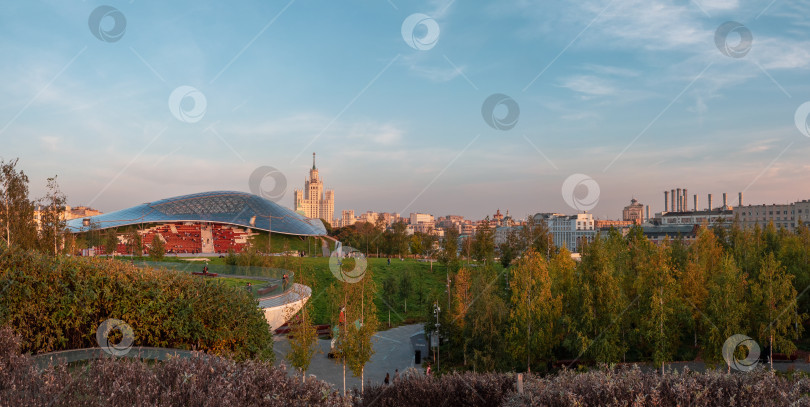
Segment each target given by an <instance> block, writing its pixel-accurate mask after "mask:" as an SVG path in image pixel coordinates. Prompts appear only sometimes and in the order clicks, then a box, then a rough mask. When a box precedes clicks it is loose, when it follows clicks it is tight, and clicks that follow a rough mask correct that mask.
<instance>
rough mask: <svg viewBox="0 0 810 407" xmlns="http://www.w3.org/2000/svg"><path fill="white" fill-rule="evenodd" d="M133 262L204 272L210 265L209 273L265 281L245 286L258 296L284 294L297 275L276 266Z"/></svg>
mask: <svg viewBox="0 0 810 407" xmlns="http://www.w3.org/2000/svg"><path fill="white" fill-rule="evenodd" d="M132 263H133V264H134V265H136V266H138V267H151V268H157V269H167V270H176V271H181V272H187V273H202V272H203V270H204V269H205V267H208V274H217V277H229V278H244V279H250V280H259V281H263V283H261V284H251V285H250V286H248V287H245V289H246V290H249V291H250V292H251V293H252V294H253V295H254V296H255V297H257V298H267V297H273V296H276V295H280V294H283V293H284V292H286V291H287V290H289V289H290V288H291V287H292V285H293V281H294V277H295V273H293V272H292V271H290V270H286V269H280V268H275V267H259V266H235V265H230V264H205V263H202V262H199V263H191V262H168V261H145V260H141V261H133V262H132ZM285 275H286V276H287V278H286V281H285V279H284V276H285Z"/></svg>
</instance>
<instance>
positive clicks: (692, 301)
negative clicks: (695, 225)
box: [680, 229, 723, 346]
mask: <svg viewBox="0 0 810 407" xmlns="http://www.w3.org/2000/svg"><path fill="white" fill-rule="evenodd" d="M722 259H723V248H722V247H721V246H720V244H719V242H718V241H717V238H716V237H715V235H714V233H713V232H712V231H711V230H709V229H701V230H700V232H699V233H698V237H697V240H696V241H694V242H693V243H692V245H691V246H689V255H688V259H687V262H686V267H685V269H684V271H683V273H682V274H681V279H680V281H681V292H682V293H683V298H684V299H685V300H686V305H687V306H688V307H689V308H691V309H692V323H693V327H694V328H693V333H694V344H695V346H698V337H699V336H700V337H702V334H703V333H704V331H705V330H704V329H703V326H704V324H703V318H704V314H705V304H704V302H705V301H706V297H707V296H708V295H709V291H708V286H709V281H711V280H712V279H713V278H714V275H715V274H717V272H718V268H719V265H720V261H721V260H722Z"/></svg>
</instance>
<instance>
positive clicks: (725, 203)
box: [723, 192, 728, 210]
mask: <svg viewBox="0 0 810 407" xmlns="http://www.w3.org/2000/svg"><path fill="white" fill-rule="evenodd" d="M726 205H728V201H727V200H726V193H725V192H723V210H725V209H726Z"/></svg>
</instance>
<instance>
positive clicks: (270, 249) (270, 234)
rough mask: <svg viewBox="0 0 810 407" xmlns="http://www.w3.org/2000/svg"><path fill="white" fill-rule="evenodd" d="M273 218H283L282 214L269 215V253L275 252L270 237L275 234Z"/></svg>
mask: <svg viewBox="0 0 810 407" xmlns="http://www.w3.org/2000/svg"><path fill="white" fill-rule="evenodd" d="M273 218H276V219H283V218H282V217H281V216H273V215H267V223H268V225H267V255H268V256H269V255H270V253H272V252H273V246H272V245H271V244H270V237H271V236H272V235H273Z"/></svg>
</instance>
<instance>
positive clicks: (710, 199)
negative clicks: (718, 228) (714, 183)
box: [709, 194, 712, 210]
mask: <svg viewBox="0 0 810 407" xmlns="http://www.w3.org/2000/svg"><path fill="white" fill-rule="evenodd" d="M709 210H712V194H709Z"/></svg>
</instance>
